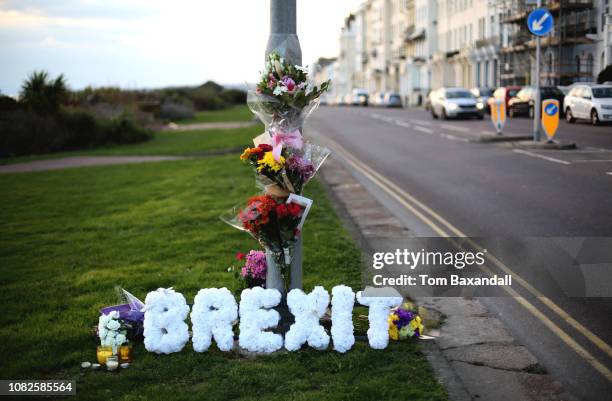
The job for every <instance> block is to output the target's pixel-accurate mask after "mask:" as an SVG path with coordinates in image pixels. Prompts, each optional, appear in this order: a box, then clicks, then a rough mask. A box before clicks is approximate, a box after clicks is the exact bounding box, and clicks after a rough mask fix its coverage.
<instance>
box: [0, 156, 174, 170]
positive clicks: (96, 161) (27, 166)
mask: <svg viewBox="0 0 612 401" xmlns="http://www.w3.org/2000/svg"><path fill="white" fill-rule="evenodd" d="M181 159H185V157H180V156H74V157H62V158H59V159H46V160H36V161H31V162H23V163H15V164H6V165H3V166H0V174H10V173H26V172H31V171H47V170H62V169H66V168H77V167H90V166H110V165H115V164H133V163H151V162H160V161H166V160H181Z"/></svg>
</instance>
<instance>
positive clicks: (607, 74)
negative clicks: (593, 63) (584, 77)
mask: <svg viewBox="0 0 612 401" xmlns="http://www.w3.org/2000/svg"><path fill="white" fill-rule="evenodd" d="M608 81H610V82H612V64H610V65H609V66H607V67H606V68H604V69H603V70H601V72H600V73H599V75H597V83H598V84H603V83H604V82H608Z"/></svg>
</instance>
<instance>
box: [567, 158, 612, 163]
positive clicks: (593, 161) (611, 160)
mask: <svg viewBox="0 0 612 401" xmlns="http://www.w3.org/2000/svg"><path fill="white" fill-rule="evenodd" d="M572 163H612V159H599V160H588V159H582V160H580V159H579V160H572Z"/></svg>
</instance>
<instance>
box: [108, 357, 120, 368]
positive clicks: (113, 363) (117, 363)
mask: <svg viewBox="0 0 612 401" xmlns="http://www.w3.org/2000/svg"><path fill="white" fill-rule="evenodd" d="M117 366H119V362H117V361H109V360H108V359H107V360H106V368H107V369H108V370H115V369H117Z"/></svg>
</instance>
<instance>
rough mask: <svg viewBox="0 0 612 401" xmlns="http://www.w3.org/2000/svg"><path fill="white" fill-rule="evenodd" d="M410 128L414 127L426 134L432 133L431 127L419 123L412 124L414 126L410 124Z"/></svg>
mask: <svg viewBox="0 0 612 401" xmlns="http://www.w3.org/2000/svg"><path fill="white" fill-rule="evenodd" d="M412 128H414V129H415V130H417V131H421V132H424V133H426V134H429V135H431V134H433V130H432V129H431V128H427V127H421V126H420V125H414V126H412Z"/></svg>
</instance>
